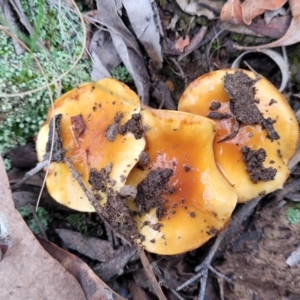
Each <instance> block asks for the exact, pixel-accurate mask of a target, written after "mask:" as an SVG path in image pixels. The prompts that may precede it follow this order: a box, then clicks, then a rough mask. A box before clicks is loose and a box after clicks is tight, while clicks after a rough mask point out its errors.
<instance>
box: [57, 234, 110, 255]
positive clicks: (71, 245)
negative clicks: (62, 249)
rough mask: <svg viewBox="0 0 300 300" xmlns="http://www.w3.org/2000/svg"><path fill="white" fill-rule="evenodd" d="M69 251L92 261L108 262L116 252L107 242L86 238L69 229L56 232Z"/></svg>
mask: <svg viewBox="0 0 300 300" xmlns="http://www.w3.org/2000/svg"><path fill="white" fill-rule="evenodd" d="M55 231H56V232H57V234H58V235H59V237H60V238H61V240H62V241H63V243H64V246H66V247H67V248H68V249H72V250H75V251H77V252H78V253H81V254H83V255H85V256H87V257H89V258H91V259H94V260H97V261H106V260H107V259H109V258H110V257H112V256H113V254H114V253H115V250H114V249H113V247H112V245H111V243H110V242H109V241H107V240H100V239H97V238H94V237H86V236H84V235H82V234H81V233H79V232H75V231H72V230H67V229H56V230H55Z"/></svg>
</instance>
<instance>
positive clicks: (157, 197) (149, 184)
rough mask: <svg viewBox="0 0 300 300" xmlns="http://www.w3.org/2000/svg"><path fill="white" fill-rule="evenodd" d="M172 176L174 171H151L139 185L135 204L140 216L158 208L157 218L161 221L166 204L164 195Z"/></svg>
mask: <svg viewBox="0 0 300 300" xmlns="http://www.w3.org/2000/svg"><path fill="white" fill-rule="evenodd" d="M172 175H173V170H172V169H161V168H158V169H156V170H152V171H150V172H149V174H148V175H147V177H146V178H145V179H144V180H143V181H142V182H141V183H140V184H139V185H138V187H137V196H136V198H135V202H136V204H137V207H138V214H139V215H142V214H143V213H145V212H149V210H150V209H152V208H156V216H157V218H158V219H159V220H160V219H161V218H162V216H163V214H164V204H165V202H166V199H165V198H164V197H163V194H164V193H167V192H168V182H169V180H170V178H171V176H172Z"/></svg>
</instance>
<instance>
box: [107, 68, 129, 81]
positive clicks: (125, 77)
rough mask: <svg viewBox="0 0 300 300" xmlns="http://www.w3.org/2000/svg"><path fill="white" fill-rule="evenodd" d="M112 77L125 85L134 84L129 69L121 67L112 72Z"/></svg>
mask: <svg viewBox="0 0 300 300" xmlns="http://www.w3.org/2000/svg"><path fill="white" fill-rule="evenodd" d="M111 76H112V77H113V78H115V79H118V80H120V81H122V82H124V83H131V82H133V79H132V76H131V75H130V74H129V72H128V71H127V69H126V68H125V67H124V66H122V65H119V66H117V67H115V68H114V69H112V70H111Z"/></svg>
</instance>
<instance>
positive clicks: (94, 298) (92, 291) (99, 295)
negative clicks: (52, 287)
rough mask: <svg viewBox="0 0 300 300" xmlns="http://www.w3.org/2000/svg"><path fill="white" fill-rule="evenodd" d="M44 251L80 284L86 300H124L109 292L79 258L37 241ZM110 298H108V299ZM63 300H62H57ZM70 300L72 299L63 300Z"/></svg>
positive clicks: (43, 241)
mask: <svg viewBox="0 0 300 300" xmlns="http://www.w3.org/2000/svg"><path fill="white" fill-rule="evenodd" d="M39 242H40V244H41V245H42V246H43V247H44V249H45V250H46V251H47V252H48V253H49V254H50V255H51V256H52V257H53V258H55V259H56V260H58V261H59V262H60V263H61V264H62V265H63V266H64V267H65V268H66V269H67V270H68V272H70V273H71V274H72V275H73V276H74V277H75V278H76V279H77V280H78V282H79V283H80V284H81V287H82V289H83V290H84V293H85V296H86V299H87V300H107V299H116V300H125V299H124V298H123V297H121V296H120V295H118V294H116V293H115V292H114V291H113V290H111V289H110V288H109V287H108V286H107V285H106V284H105V283H104V282H103V281H102V280H101V279H100V278H99V277H97V276H96V274H95V273H94V272H93V271H92V270H91V269H90V267H89V266H88V265H87V264H86V263H85V262H84V261H82V260H81V259H80V258H78V257H77V256H75V255H74V254H71V253H69V252H67V251H65V250H63V249H61V248H59V247H58V246H56V245H54V244H53V243H51V242H49V241H46V240H43V239H39ZM109 296H110V297H109ZM58 299H64V298H58ZM65 299H72V298H69V297H68V298H65Z"/></svg>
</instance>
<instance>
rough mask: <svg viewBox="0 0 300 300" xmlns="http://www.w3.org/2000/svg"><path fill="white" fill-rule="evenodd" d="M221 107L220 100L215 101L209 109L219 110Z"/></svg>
mask: <svg viewBox="0 0 300 300" xmlns="http://www.w3.org/2000/svg"><path fill="white" fill-rule="evenodd" d="M220 107H221V103H220V102H219V101H213V102H212V103H211V104H210V106H209V109H210V110H218V109H219V108H220Z"/></svg>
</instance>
